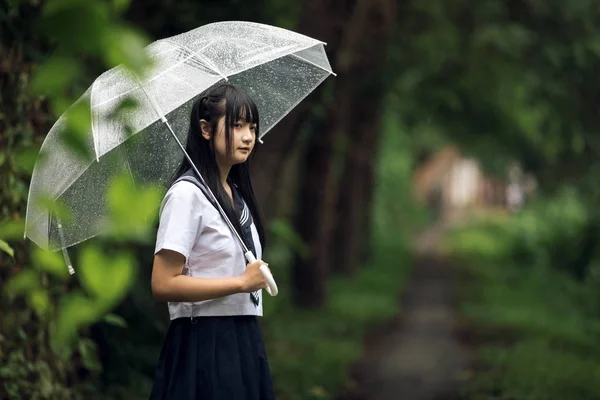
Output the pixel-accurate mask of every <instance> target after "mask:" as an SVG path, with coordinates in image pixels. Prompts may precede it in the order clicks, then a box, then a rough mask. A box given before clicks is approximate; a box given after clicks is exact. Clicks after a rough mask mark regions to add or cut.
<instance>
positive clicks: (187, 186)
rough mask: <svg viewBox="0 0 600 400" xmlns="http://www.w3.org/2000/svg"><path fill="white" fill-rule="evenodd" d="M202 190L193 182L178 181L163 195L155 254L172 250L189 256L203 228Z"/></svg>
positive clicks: (186, 256)
mask: <svg viewBox="0 0 600 400" xmlns="http://www.w3.org/2000/svg"><path fill="white" fill-rule="evenodd" d="M202 196H203V194H202V192H201V191H200V189H199V188H198V187H196V186H195V185H194V184H193V183H191V182H185V181H182V182H177V183H176V184H175V185H173V186H172V187H171V188H170V189H169V191H168V192H167V194H166V195H165V198H164V199H163V202H162V206H161V211H160V222H159V226H158V232H157V235H156V247H155V249H154V254H156V253H158V252H159V251H160V250H163V249H166V250H173V251H176V252H178V253H180V254H182V255H183V256H184V257H185V258H186V260H187V259H188V258H189V256H190V253H191V251H192V248H193V247H194V243H195V242H196V236H197V235H198V232H201V230H202Z"/></svg>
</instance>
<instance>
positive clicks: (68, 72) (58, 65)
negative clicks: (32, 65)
mask: <svg viewBox="0 0 600 400" xmlns="http://www.w3.org/2000/svg"><path fill="white" fill-rule="evenodd" d="M80 73H81V71H80V67H79V63H77V62H76V61H75V60H73V59H71V58H68V57H59V56H57V57H54V58H51V59H50V60H48V61H46V62H45V63H44V64H42V65H41V67H40V68H39V70H38V71H37V73H36V74H35V76H34V77H33V82H32V89H33V90H34V91H35V92H36V93H37V94H40V95H46V96H51V97H57V96H62V95H63V93H64V90H65V88H67V87H68V86H69V85H70V83H71V82H73V81H76V80H77V78H78V76H79V75H80Z"/></svg>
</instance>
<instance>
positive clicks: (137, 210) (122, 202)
mask: <svg viewBox="0 0 600 400" xmlns="http://www.w3.org/2000/svg"><path fill="white" fill-rule="evenodd" d="M161 194H162V192H161V190H160V189H159V188H157V187H153V186H151V187H146V188H142V187H136V185H135V183H134V182H133V181H132V180H131V177H130V176H128V175H120V176H117V177H115V178H113V180H112V182H111V184H110V187H109V189H108V193H107V202H108V208H109V212H110V226H109V231H110V233H111V234H112V235H113V236H114V237H116V238H120V239H137V240H140V241H143V240H146V239H148V238H150V237H151V236H152V234H153V229H154V223H155V221H156V218H157V217H158V209H159V207H160V200H161Z"/></svg>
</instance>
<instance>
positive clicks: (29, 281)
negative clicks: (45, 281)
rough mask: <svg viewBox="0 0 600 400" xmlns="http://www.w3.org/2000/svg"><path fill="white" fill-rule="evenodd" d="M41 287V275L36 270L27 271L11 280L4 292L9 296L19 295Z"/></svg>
mask: <svg viewBox="0 0 600 400" xmlns="http://www.w3.org/2000/svg"><path fill="white" fill-rule="evenodd" d="M39 287H40V274H39V272H38V271H37V270H35V269H25V270H22V271H21V272H19V273H18V274H17V275H15V276H14V277H13V278H11V279H10V280H9V281H8V282H7V283H6V285H5V286H4V290H5V292H6V293H8V294H12V295H19V294H24V293H27V292H30V291H32V290H35V289H38V288H39Z"/></svg>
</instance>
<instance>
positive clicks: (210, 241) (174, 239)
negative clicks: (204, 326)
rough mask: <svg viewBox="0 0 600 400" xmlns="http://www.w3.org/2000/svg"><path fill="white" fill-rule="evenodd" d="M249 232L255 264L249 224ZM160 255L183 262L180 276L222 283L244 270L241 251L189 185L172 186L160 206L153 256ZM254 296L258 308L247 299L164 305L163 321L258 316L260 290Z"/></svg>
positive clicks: (211, 208)
mask: <svg viewBox="0 0 600 400" xmlns="http://www.w3.org/2000/svg"><path fill="white" fill-rule="evenodd" d="M251 230H252V239H253V240H254V247H255V249H256V253H257V254H255V256H256V258H257V259H260V258H262V248H261V244H260V240H259V236H258V231H257V229H256V226H255V225H254V224H252V226H251ZM162 249H167V250H173V251H176V252H178V253H180V254H182V255H183V256H184V257H185V266H184V268H183V272H182V273H183V274H184V275H189V276H193V277H198V278H227V277H234V276H240V275H242V274H243V273H244V271H245V270H246V259H245V257H244V252H243V250H242V246H241V245H240V243H239V242H238V240H237V238H235V236H234V235H233V234H232V232H231V230H230V229H229V226H228V225H227V223H226V222H225V220H224V219H223V217H222V216H221V214H220V213H219V212H218V211H217V209H216V208H215V207H214V206H213V205H212V204H211V203H210V202H209V201H208V199H207V198H206V196H205V195H204V194H203V193H202V191H201V190H200V189H199V188H198V187H197V186H196V185H194V184H193V183H191V182H186V181H180V182H177V183H175V184H174V185H173V186H171V188H170V189H169V190H168V191H167V193H166V195H165V197H164V199H163V201H162V204H161V208H160V225H159V228H158V233H157V237H156V247H155V251H154V254H156V253H158V252H159V251H160V250H162ZM258 295H259V301H260V302H259V305H258V306H255V305H254V303H253V302H252V301H251V299H250V295H249V294H248V293H236V294H232V295H230V296H225V297H221V298H218V299H212V300H205V301H199V302H193V303H192V302H169V315H170V318H171V320H173V319H175V318H181V317H191V316H195V317H198V316H221V315H259V316H262V290H260V291H259V292H258Z"/></svg>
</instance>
